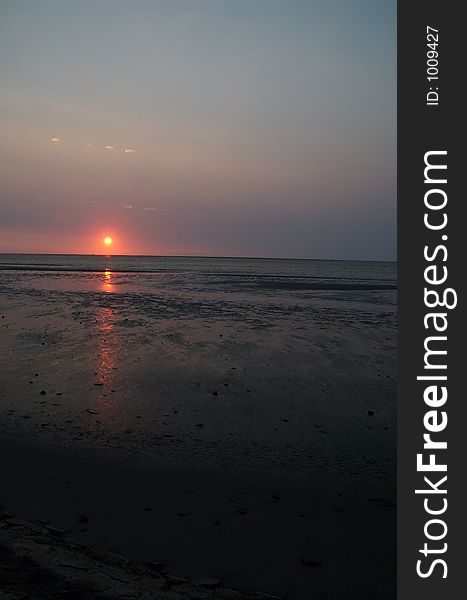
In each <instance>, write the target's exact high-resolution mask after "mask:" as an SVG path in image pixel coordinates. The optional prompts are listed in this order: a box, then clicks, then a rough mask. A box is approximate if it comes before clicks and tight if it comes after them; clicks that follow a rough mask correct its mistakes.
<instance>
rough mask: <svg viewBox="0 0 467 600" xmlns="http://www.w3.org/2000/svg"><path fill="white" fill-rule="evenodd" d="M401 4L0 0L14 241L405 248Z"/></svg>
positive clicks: (324, 253) (55, 245) (308, 254)
mask: <svg viewBox="0 0 467 600" xmlns="http://www.w3.org/2000/svg"><path fill="white" fill-rule="evenodd" d="M395 20H396V2H395V0H302V1H301V0H0V56H1V58H0V81H1V92H0V131H1V133H0V182H1V186H0V252H52V253H55V252H84V253H85V252H92V253H101V252H102V251H103V246H102V238H103V237H104V235H111V236H112V237H113V238H114V246H113V251H114V252H115V253H121V254H127V253H128V254H204V255H216V256H219V255H226V256H232V255H233V256H275V257H277V256H283V257H304V258H344V259H346V258H349V259H350V258H356V259H383V260H384V259H389V260H391V259H395V253H396V21H395Z"/></svg>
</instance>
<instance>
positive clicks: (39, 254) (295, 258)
mask: <svg viewBox="0 0 467 600" xmlns="http://www.w3.org/2000/svg"><path fill="white" fill-rule="evenodd" d="M4 254H8V255H26V256H33V255H35V256H102V257H104V258H111V257H113V256H115V257H127V256H128V257H135V258H207V259H209V258H211V259H212V258H217V259H218V258H231V259H236V260H322V261H327V262H344V261H349V262H388V263H396V264H397V258H396V259H378V258H303V257H295V256H292V257H286V256H235V255H229V256H226V255H224V256H220V255H219V256H216V255H208V254H94V253H87V252H0V256H1V255H4Z"/></svg>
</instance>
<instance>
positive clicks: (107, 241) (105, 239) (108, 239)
mask: <svg viewBox="0 0 467 600" xmlns="http://www.w3.org/2000/svg"><path fill="white" fill-rule="evenodd" d="M104 244H105V245H106V246H111V245H112V238H111V237H109V236H107V237H105V238H104Z"/></svg>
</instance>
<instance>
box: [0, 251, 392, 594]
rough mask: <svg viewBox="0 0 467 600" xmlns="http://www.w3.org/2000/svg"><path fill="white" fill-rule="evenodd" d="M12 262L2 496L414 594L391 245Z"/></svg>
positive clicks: (160, 546)
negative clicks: (239, 255)
mask: <svg viewBox="0 0 467 600" xmlns="http://www.w3.org/2000/svg"><path fill="white" fill-rule="evenodd" d="M0 263H1V268H2V270H1V271H0V294H1V296H0V306H1V308H0V327H1V330H2V336H1V341H0V345H1V354H2V365H1V371H2V373H1V379H2V382H3V385H2V389H1V391H0V414H1V429H0V447H1V459H0V464H1V472H2V482H3V483H2V490H1V494H0V504H1V505H2V508H3V509H4V510H7V511H8V512H9V513H11V514H14V515H15V516H18V517H19V518H21V519H25V520H27V521H28V522H31V523H33V524H36V525H37V524H41V523H42V524H44V523H46V524H47V525H50V526H53V527H56V528H59V529H63V530H66V531H67V532H68V535H69V536H70V538H71V539H73V540H75V541H76V543H79V544H84V545H86V546H90V547H93V548H102V549H103V550H108V551H113V552H118V553H119V554H122V555H123V556H127V557H128V558H129V559H130V560H132V561H136V562H137V563H141V564H144V563H146V562H148V561H153V562H157V563H163V564H164V565H165V569H166V570H167V572H168V573H170V574H172V575H173V576H177V577H187V578H188V579H189V580H190V581H191V580H193V581H195V580H197V579H199V578H218V579H219V580H221V581H222V582H223V585H225V586H226V587H228V588H229V589H230V588H232V589H236V590H243V591H248V592H251V591H257V592H261V593H264V594H269V595H272V596H277V597H285V596H286V597H288V598H290V599H297V600H302V599H303V600H304V599H305V598H306V599H309V598H336V599H337V598H349V599H351V598H355V599H357V598H358V599H360V600H361V599H365V598H368V599H370V598H376V597H377V598H382V599H384V598H392V597H393V596H394V585H395V584H394V582H395V573H394V569H395V560H394V557H395V515H396V511H395V458H396V457H395V393H396V361H395V342H396V340H395V327H396V314H395V308H396V305H395V302H396V285H395V265H394V264H393V263H358V262H351V261H346V262H339V261H292V260H290V261H280V260H270V261H267V260H256V261H255V260H253V259H181V258H178V259H177V258H174V259H159V260H155V259H152V260H151V259H150V257H143V258H140V259H138V257H122V258H119V257H93V258H84V257H76V258H73V257H69V258H65V257H61V258H60V257H49V258H47V257H45V258H44V257H42V258H38V257H37V256H36V257H32V258H31V257H24V256H23V257H21V256H20V255H10V256H9V257H8V256H4V257H2V260H0ZM0 531H1V529H0ZM0 535H1V534H0ZM375 548H376V549H377V551H375Z"/></svg>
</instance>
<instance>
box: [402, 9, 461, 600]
mask: <svg viewBox="0 0 467 600" xmlns="http://www.w3.org/2000/svg"><path fill="white" fill-rule="evenodd" d="M462 7H463V5H462V3H460V2H454V1H453V0H444V1H441V0H438V1H433V0H423V1H419V0H415V1H410V0H400V1H399V3H398V367H399V382H398V532H397V533H398V598H399V600H413V599H414V598H423V599H424V600H431V599H435V598H436V599H437V600H439V599H440V598H442V600H450V599H451V598H452V599H454V598H455V599H456V600H457V599H458V598H461V597H463V596H464V594H466V591H465V590H466V589H467V585H466V584H465V582H464V573H465V572H466V571H467V566H466V565H464V557H465V556H467V550H466V544H467V537H466V534H467V526H466V525H467V493H466V489H467V483H466V482H467V468H466V464H465V462H467V394H466V392H465V389H464V384H463V382H462V380H461V377H462V373H463V372H464V371H466V372H467V365H466V364H464V363H465V362H466V358H467V356H466V355H467V352H466V349H465V343H464V339H463V338H464V336H466V335H467V328H466V323H465V310H464V298H465V294H464V290H465V275H464V273H466V272H467V270H466V269H465V267H464V265H463V260H464V257H466V251H465V248H464V244H463V241H464V238H467V231H466V228H467V219H466V220H465V221H464V220H463V213H464V214H466V211H465V206H464V205H465V204H467V198H466V194H465V192H463V190H462V189H461V186H462V183H463V182H462V179H463V177H464V173H466V172H467V168H466V167H467V164H466V166H464V164H463V163H464V157H465V156H466V151H465V150H464V148H463V147H462V142H463V131H465V129H466V127H465V118H464V114H465V111H466V108H465V104H466V103H465V100H464V98H463V92H462V89H465V88H466V85H465V79H466V75H465V73H466V64H465V63H466V59H465V56H466V51H465V49H464V48H465V33H464V31H465V29H466V25H467V24H466V22H465V20H463V18H462V16H461V9H462ZM427 26H430V27H433V28H435V29H437V30H438V31H439V38H438V41H439V44H438V46H437V48H436V50H437V51H438V53H439V56H438V57H437V58H438V61H439V65H438V68H439V80H438V81H436V80H434V81H433V82H428V81H427V58H428V57H427V51H429V50H430V48H428V47H427V42H428V40H427V37H426V35H427ZM463 30H464V31H463ZM429 41H432V40H429ZM432 72H433V71H432ZM430 87H433V88H436V87H437V88H439V89H438V90H437V92H438V93H439V102H438V105H437V106H436V105H427V93H428V92H429V91H430V89H429V88H430ZM431 100H432V101H434V100H435V96H434V94H433V95H432V96H431ZM430 151H446V152H447V154H446V156H445V157H444V156H443V155H432V156H433V159H432V158H430V161H432V162H437V161H438V162H440V163H442V162H443V161H446V164H447V171H445V172H444V173H445V174H444V176H443V175H442V174H441V173H442V172H441V171H438V172H437V173H436V172H435V170H432V171H429V172H428V174H432V175H433V176H435V175H437V178H438V179H440V180H442V179H443V177H446V178H447V182H446V183H426V182H425V178H424V168H425V163H424V156H425V153H426V152H430ZM435 159H436V160H435ZM433 178H434V177H432V179H433ZM431 188H432V189H442V190H444V191H445V192H446V194H447V198H448V202H447V205H446V208H445V209H443V210H440V211H436V212H435V211H433V215H434V217H437V218H439V219H441V215H442V213H443V212H444V211H445V212H446V214H447V217H448V222H447V225H446V228H445V229H443V230H439V231H436V230H430V229H428V228H427V227H426V226H425V224H424V214H425V213H426V212H427V211H428V212H429V210H428V209H427V208H426V207H425V198H424V197H425V194H426V192H427V191H428V190H429V189H431ZM442 197H443V194H442V193H433V194H432V195H431V198H433V199H435V198H437V199H438V200H441V199H442ZM434 217H433V218H434ZM443 235H447V240H444V239H442V236H443ZM437 245H444V246H445V247H446V248H447V251H448V255H447V260H446V261H443V257H444V251H443V250H439V251H438V253H437V255H436V258H435V259H433V260H432V261H431V262H430V261H427V260H426V258H425V257H424V248H425V246H428V248H429V250H428V254H429V255H430V256H432V255H433V251H434V249H435V248H436V246H437ZM433 264H436V265H437V272H438V273H442V272H443V273H444V271H441V269H442V267H443V266H446V267H447V272H448V279H447V281H446V282H445V283H444V284H437V285H436V286H433V285H428V284H427V283H426V280H425V275H424V272H425V269H426V267H427V266H430V265H433ZM430 273H431V275H433V274H434V272H433V271H431V272H430ZM425 287H428V288H431V289H433V288H435V289H438V290H439V292H442V291H443V289H446V287H449V288H453V289H454V290H455V291H456V293H457V297H458V304H457V307H456V308H454V309H452V310H449V309H444V310H443V309H442V308H441V307H438V308H435V309H434V310H433V312H436V311H440V312H444V313H446V314H447V320H448V326H447V329H446V331H445V332H444V333H438V335H445V336H446V337H447V340H446V342H445V343H443V342H442V341H432V342H430V343H431V344H435V343H438V344H439V346H438V348H439V349H445V350H447V354H446V355H437V356H436V357H434V358H433V361H434V360H435V359H436V360H437V361H438V364H439V365H441V364H443V363H444V364H446V365H447V369H445V370H443V369H431V370H429V369H426V368H425V362H424V361H425V348H424V342H425V341H426V338H427V336H429V335H434V334H433V328H432V324H433V321H432V320H431V321H430V320H429V323H430V324H431V326H430V327H429V328H428V329H426V328H425V324H424V317H425V315H426V314H427V313H429V312H431V310H430V309H429V308H427V307H426V305H425V301H424V288H425ZM452 298H453V296H452V295H451V299H452ZM439 323H441V321H439ZM443 344H444V345H443ZM432 347H434V346H432ZM433 361H432V362H433ZM419 375H437V376H441V375H445V376H447V381H446V382H443V381H442V380H438V381H437V382H432V383H431V384H432V385H434V384H435V383H438V384H440V385H441V384H445V385H446V387H447V390H448V399H447V401H446V403H445V404H444V405H443V406H439V407H437V408H436V410H437V411H438V412H437V414H438V416H437V418H438V419H441V418H442V415H441V413H442V412H443V411H444V412H446V414H447V418H448V424H447V427H446V428H445V429H444V430H442V431H440V432H439V433H436V434H435V433H433V434H432V438H433V439H437V440H440V441H441V440H445V441H446V442H447V449H446V450H442V449H439V450H437V451H436V452H435V455H436V458H435V460H436V462H437V463H446V464H447V472H446V473H444V472H433V473H430V472H425V473H421V472H417V462H416V461H417V454H419V453H423V456H424V459H423V460H424V462H425V463H426V462H427V461H428V460H429V455H430V453H431V452H432V451H430V450H426V449H425V450H424V449H423V444H424V439H423V434H424V433H426V432H427V430H426V429H425V425H424V420H423V419H424V415H425V414H426V413H427V411H430V410H433V407H429V406H428V405H427V404H426V402H425V401H424V390H425V388H426V387H427V385H428V384H429V382H427V381H423V380H422V381H420V380H419V381H417V376H419ZM425 475H426V476H427V477H429V478H430V477H431V480H432V481H433V482H437V481H439V479H440V478H441V477H440V476H441V475H442V476H444V475H447V480H446V481H445V483H444V484H441V485H439V488H440V489H441V488H443V489H447V493H446V494H415V490H416V489H419V488H429V485H424V483H425V482H424V479H423V478H424V476H425ZM425 498H428V507H431V508H433V509H435V508H436V509H439V508H441V507H443V506H444V500H443V498H446V500H447V502H448V505H447V506H448V507H447V510H446V511H445V512H444V513H442V514H440V515H438V516H436V515H429V514H427V512H426V510H425V506H424V502H425ZM436 518H439V519H440V520H444V522H445V523H446V526H447V532H446V535H445V537H443V538H442V539H440V540H436V541H435V540H430V539H427V538H426V535H425V532H424V528H425V526H426V523H427V522H428V521H429V520H430V519H436ZM428 532H429V533H430V534H432V535H434V536H437V535H439V536H441V535H442V533H443V532H444V526H443V525H442V524H441V523H438V524H436V523H435V524H431V525H428ZM425 543H427V544H428V547H429V548H430V550H431V549H437V550H441V549H444V543H446V544H447V547H446V551H445V552H440V553H439V554H427V556H424V555H423V554H422V553H420V550H421V549H423V548H424V544H425ZM438 558H439V559H441V560H444V561H445V563H446V565H447V577H446V578H443V575H444V574H445V569H444V566H443V564H441V563H438V564H437V565H435V566H434V567H433V571H432V574H431V575H430V576H428V577H425V578H422V577H420V576H419V575H418V574H417V561H418V560H420V559H421V560H422V563H421V565H420V570H421V571H422V572H424V573H427V572H428V571H429V570H430V567H431V563H432V561H433V560H436V559H438Z"/></svg>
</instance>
